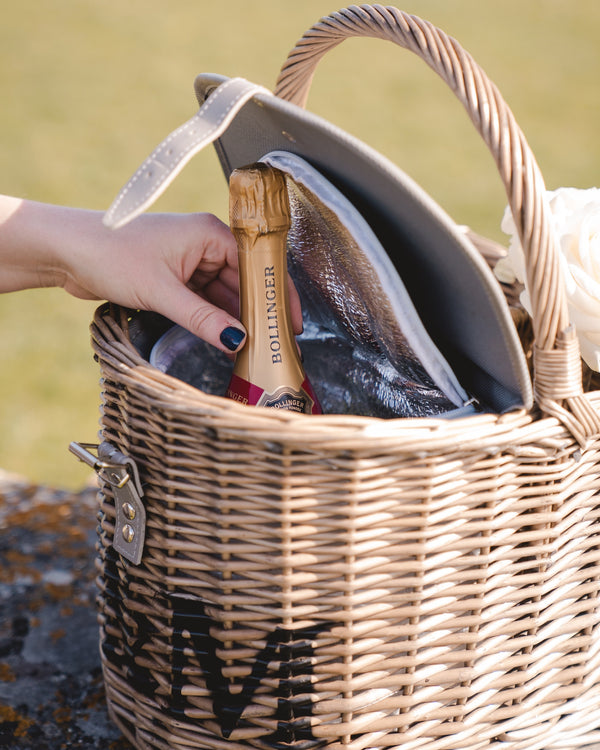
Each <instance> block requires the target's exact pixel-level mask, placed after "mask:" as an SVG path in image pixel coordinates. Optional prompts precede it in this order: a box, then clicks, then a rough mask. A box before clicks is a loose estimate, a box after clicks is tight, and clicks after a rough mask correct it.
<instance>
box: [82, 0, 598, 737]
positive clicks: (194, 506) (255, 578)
mask: <svg viewBox="0 0 600 750" xmlns="http://www.w3.org/2000/svg"><path fill="white" fill-rule="evenodd" d="M359 34H360V35H367V36H376V37H380V38H385V39H390V40H392V41H394V42H396V43H398V44H400V45H401V46H403V47H406V48H408V49H410V50H412V51H413V52H416V53H417V54H418V55H420V56H421V57H422V58H423V59H424V60H425V61H426V62H427V63H428V64H429V65H430V66H431V67H432V68H433V69H434V70H435V71H436V72H438V73H439V74H440V75H441V76H442V78H443V79H444V80H446V81H447V82H448V84H449V85H450V86H451V88H452V89H453V90H454V91H455V93H456V95H457V96H458V98H459V99H460V100H461V101H462V103H463V104H464V106H465V107H466V109H467V110H468V112H469V114H470V116H471V118H472V120H473V122H474V124H475V126H476V128H477V129H478V131H479V132H480V134H481V135H482V137H483V138H484V140H485V141H486V143H487V144H488V146H489V148H490V150H491V152H492V154H493V156H494V159H495V161H496V163H497V166H498V169H499V171H500V174H501V177H502V180H503V181H504V183H505V185H506V189H507V193H508V197H509V200H510V203H511V207H512V210H513V214H514V216H515V219H516V223H517V226H518V227H519V229H520V232H521V235H522V238H523V244H524V247H525V248H526V255H527V263H528V274H529V283H530V289H531V294H532V299H533V304H534V315H533V316H532V317H533V329H534V335H535V342H536V343H535V345H534V347H533V350H534V357H533V359H534V369H535V394H536V406H535V408H534V409H533V410H532V411H526V410H520V411H515V412H512V413H508V414H504V415H501V416H498V415H494V414H480V415H477V416H471V417H467V418H464V419H460V420H441V419H408V420H401V419H395V420H378V419H373V418H368V417H352V416H331V415H330V416H320V417H306V416H304V415H297V414H292V413H280V412H279V411H276V410H266V409H265V410H263V409H251V408H248V407H244V406H241V405H239V404H236V403H234V402H232V401H228V400H226V399H223V398H220V397H216V396H209V395H206V394H204V393H202V392H200V391H197V390H195V389H193V388H191V387H188V386H186V385H185V384H184V383H182V382H180V381H178V380H175V379H173V378H171V377H169V376H167V375H164V374H162V373H161V372H159V371H157V370H156V369H154V368H153V367H151V366H150V365H149V364H148V362H147V361H145V360H144V359H143V358H142V357H141V356H140V355H139V354H138V352H137V351H136V349H135V348H134V346H133V345H132V343H131V341H130V338H129V335H128V321H129V313H128V311H126V310H123V309H120V308H115V307H109V306H105V307H102V308H100V309H99V310H98V312H97V314H96V317H95V320H94V323H93V326H92V337H93V344H94V348H95V352H96V354H97V356H98V359H99V361H100V365H101V370H102V382H103V414H102V434H103V439H104V440H105V441H108V442H109V443H110V444H111V445H113V446H115V447H116V448H117V449H118V450H119V451H121V452H122V453H123V454H124V455H126V456H127V457H130V458H131V459H132V460H133V461H135V463H136V465H137V467H138V469H139V471H140V476H141V481H142V484H143V486H144V503H145V509H146V516H147V518H146V522H147V523H146V540H145V546H144V554H143V558H142V561H141V564H140V565H134V564H132V563H130V562H128V561H127V560H126V559H124V558H123V557H122V556H120V555H119V554H118V553H117V552H116V551H115V549H114V548H113V546H112V539H113V535H114V533H115V503H114V489H113V486H112V484H111V482H106V483H105V485H104V487H103V490H102V492H101V514H100V557H99V586H100V594H99V602H100V621H101V653H102V660H103V669H104V676H105V682H106V689H107V695H108V702H109V707H110V710H111V713H112V715H113V717H114V719H115V721H116V722H117V723H118V725H119V726H120V727H121V729H122V730H123V732H124V734H125V735H126V736H127V737H128V738H129V739H130V740H131V741H132V742H133V743H134V744H135V746H136V747H138V748H161V749H165V750H166V749H167V748H169V749H173V748H177V749H180V750H183V748H186V749H188V748H214V749H215V750H217V749H221V750H222V749H223V748H240V749H241V748H248V747H250V746H251V747H257V748H267V747H270V748H271V747H274V748H297V750H305V749H307V748H312V747H321V746H330V747H332V748H337V749H339V748H348V749H349V750H350V749H351V750H362V749H363V748H384V747H400V746H401V747H402V748H403V750H416V749H417V748H426V750H444V749H448V750H466V749H467V748H468V749H469V750H477V749H479V748H482V749H483V748H492V747H493V748H509V749H510V750H517V749H518V748H522V749H523V750H525V749H526V750H536V748H537V749H539V750H542V749H544V750H548V749H549V748H554V747H556V748H558V747H561V748H567V747H571V748H579V747H582V746H584V745H585V744H586V743H590V742H592V741H594V740H598V739H600V732H596V728H597V726H598V725H599V724H600V716H597V706H598V702H599V701H600V630H599V628H600V612H599V602H600V598H599V597H600V550H599V548H598V546H599V541H600V537H599V532H600V503H599V501H598V490H599V488H600V455H599V448H600V442H599V441H598V437H597V435H598V428H599V419H598V409H599V407H600V393H598V392H591V393H586V394H583V392H582V387H581V363H580V358H579V351H578V345H577V342H576V339H575V338H574V337H573V336H572V331H571V329H570V327H569V321H568V316H567V313H566V303H565V299H564V291H563V288H562V284H561V279H560V274H559V271H558V263H557V254H556V248H555V243H554V237H553V233H552V231H551V230H550V229H549V219H548V211H547V209H546V205H545V202H544V198H543V194H544V186H543V181H542V178H541V176H540V175H539V172H538V169H537V166H536V164H535V161H534V159H533V157H532V156H531V154H530V151H529V148H528V147H527V144H526V143H525V140H524V138H523V136H522V134H521V132H520V131H519V129H518V127H517V126H516V124H515V122H514V119H513V117H512V115H511V113H510V111H509V110H508V109H507V107H506V105H505V104H504V102H503V100H502V99H501V97H500V95H499V94H498V92H497V90H496V89H495V87H494V86H493V85H492V84H491V83H490V82H489V80H488V79H487V77H486V76H485V74H484V73H483V72H482V71H481V69H480V68H479V67H478V66H477V65H476V64H475V63H474V62H473V60H472V59H471V58H470V57H469V56H468V55H467V54H466V53H465V52H464V51H463V50H462V49H461V48H460V47H459V46H458V45H457V43H456V42H455V41H454V40H452V39H449V38H448V37H447V36H446V35H445V34H443V33H442V32H441V31H439V30H438V29H435V28H433V27H432V26H430V25H429V24H427V23H426V22H423V21H421V20H419V19H417V18H415V17H412V16H408V15H405V14H404V13H401V12H400V11H397V10H395V9H391V8H387V9H384V8H381V7H377V6H362V7H361V8H356V7H353V8H350V9H348V10H346V11H343V12H340V13H337V14H333V15H332V16H331V17H329V18H327V19H324V20H323V21H321V22H320V23H319V24H317V25H316V26H315V27H314V28H313V29H312V30H310V31H309V32H307V34H306V35H305V37H304V38H303V39H302V40H301V41H300V42H299V44H298V46H297V48H296V49H295V50H294V52H293V53H292V54H291V56H290V58H289V61H288V63H287V65H286V66H285V67H284V69H283V72H282V75H281V77H280V81H279V85H278V89H277V93H278V94H279V95H280V96H284V97H285V98H287V99H289V100H290V101H294V102H296V103H299V104H303V102H304V98H305V95H306V92H307V90H308V86H309V82H310V79H311V76H312V72H313V69H314V67H315V65H316V64H317V62H318V60H319V58H320V57H321V56H322V54H323V53H324V52H325V51H326V50H327V49H329V48H331V47H332V46H335V45H336V44H338V43H339V42H340V41H342V40H343V39H344V38H346V37H348V36H353V35H359ZM529 353H530V352H528V354H529Z"/></svg>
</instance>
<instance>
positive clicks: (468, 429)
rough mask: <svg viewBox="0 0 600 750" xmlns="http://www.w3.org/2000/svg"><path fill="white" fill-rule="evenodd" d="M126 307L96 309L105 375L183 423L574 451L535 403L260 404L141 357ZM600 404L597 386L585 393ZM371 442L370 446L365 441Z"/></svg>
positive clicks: (350, 442) (226, 429)
mask: <svg viewBox="0 0 600 750" xmlns="http://www.w3.org/2000/svg"><path fill="white" fill-rule="evenodd" d="M123 313H124V310H123V309H122V308H119V307H117V306H114V305H109V304H104V305H101V306H100V307H99V308H97V310H96V313H95V316H94V321H93V323H92V326H91V332H92V345H93V348H94V350H95V353H96V354H97V356H98V358H99V361H100V364H101V368H102V371H103V373H102V376H103V379H104V380H106V378H109V379H112V380H114V381H115V382H118V383H121V384H124V385H127V386H129V387H131V388H133V389H135V390H137V391H138V392H139V393H140V394H143V395H144V397H145V398H147V399H148V398H149V399H151V401H152V407H153V408H154V409H156V410H166V411H169V412H170V413H171V414H172V415H173V417H174V418H176V419H178V420H180V421H181V423H182V424H185V423H188V422H191V421H193V420H195V419H197V418H198V417H199V416H202V417H203V418H204V419H205V420H206V424H207V425H209V426H211V427H213V428H215V429H218V430H219V431H220V432H221V433H222V434H229V435H231V436H232V437H236V438H238V439H240V438H242V436H243V439H261V440H269V441H272V442H274V443H285V442H292V443H295V444H298V445H303V446H305V447H306V446H309V445H310V444H312V443H314V445H315V446H317V445H318V446H319V447H322V445H323V444H324V443H331V446H332V447H333V446H334V445H335V447H336V449H338V450H340V449H344V446H345V448H346V449H348V450H353V451H357V450H359V451H360V449H361V441H363V442H364V443H365V451H368V452H372V450H373V443H374V441H376V442H377V445H378V447H379V448H380V449H381V450H390V449H396V450H399V451H403V452H404V451H408V452H411V453H415V452H423V453H424V454H428V455H430V454H431V453H433V452H436V451H439V449H440V448H441V447H442V446H444V447H446V448H447V447H448V445H450V444H454V445H455V447H456V451H457V453H459V452H461V451H464V450H466V449H468V448H469V447H472V448H474V449H477V450H479V451H481V450H485V449H487V450H489V451H490V453H491V454H497V453H498V452H501V451H508V452H514V453H515V454H519V455H523V454H524V453H527V454H531V455H532V457H533V456H534V455H535V454H536V453H538V454H539V452H540V451H542V453H544V454H546V455H554V454H556V452H562V451H565V450H571V451H572V450H575V449H578V448H579V446H578V444H577V443H576V441H575V440H574V439H573V437H572V435H571V434H570V432H569V431H568V430H567V429H566V428H565V427H564V426H563V425H562V424H561V423H560V421H559V420H558V419H557V418H556V417H545V416H542V414H541V412H540V411H539V409H537V407H535V406H534V408H533V409H531V410H527V409H525V408H521V409H515V410H512V411H509V412H506V413H504V414H497V413H485V412H484V413H479V414H471V415H468V416H463V417H457V418H454V419H449V418H445V417H437V416H436V417H409V418H407V417H398V418H391V419H384V418H381V417H370V416H360V415H351V414H319V415H306V414H298V413H295V412H290V411H282V410H279V409H257V408H256V407H249V406H247V405H244V404H240V403H237V402H236V401H233V400H231V399H227V398H225V397H223V396H218V395H212V394H208V393H205V392H203V391H201V390H199V389H197V388H195V387H193V386H191V385H188V384H187V383H185V382H183V381H181V380H179V379H178V378H175V377H173V376H171V375H168V374H166V373H164V372H162V371H161V370H159V369H157V368H156V367H154V366H153V365H151V364H150V363H149V362H148V361H147V360H146V359H144V358H143V357H142V356H141V355H140V354H139V353H138V351H137V349H136V348H135V347H134V346H133V344H132V343H131V341H130V340H129V338H128V336H127V333H126V332H125V331H124V330H123V328H122V325H121V324H120V323H119V316H120V317H121V319H122V316H123ZM586 395H587V396H588V397H590V398H591V400H592V402H593V403H600V391H596V392H592V393H588V394H586ZM367 443H368V446H367V445H366V444H367Z"/></svg>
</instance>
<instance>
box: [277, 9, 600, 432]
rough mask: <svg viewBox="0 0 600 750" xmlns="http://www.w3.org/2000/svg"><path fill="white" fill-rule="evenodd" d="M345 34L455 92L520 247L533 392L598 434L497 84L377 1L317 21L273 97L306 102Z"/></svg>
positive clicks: (536, 183)
mask: <svg viewBox="0 0 600 750" xmlns="http://www.w3.org/2000/svg"><path fill="white" fill-rule="evenodd" d="M350 37H374V38H377V39H384V40H388V41H391V42H394V43H395V44H398V45H400V46H401V47H404V48H406V49H408V50H410V51H412V52H414V53H416V54H417V55H418V56H419V57H421V58H422V59H423V60H424V61H425V62H426V63H427V64H428V65H429V67H430V68H432V69H433V70H434V71H435V72H436V73H437V74H438V75H439V76H440V77H441V78H442V79H443V80H444V81H445V82H446V83H447V84H448V86H449V87H450V88H451V89H452V91H454V93H455V94H456V96H457V97H458V99H459V100H460V101H461V102H462V104H463V106H464V107H465V109H466V110H467V112H468V114H469V116H470V118H471V120H472V122H473V124H474V125H475V127H476V128H477V130H478V132H479V134H480V135H481V137H482V138H483V140H484V141H485V143H486V144H487V146H488V148H489V150H490V151H491V153H492V156H493V157H494V161H495V162H496V166H497V167H498V171H499V172H500V176H501V178H502V181H503V182H504V186H505V188H506V193H507V195H508V200H509V204H510V207H511V210H512V214H513V217H514V220H515V224H516V226H517V230H518V232H519V236H520V238H521V244H522V246H523V249H524V252H525V261H526V284H527V289H528V291H529V293H530V296H531V304H532V322H533V329H534V337H535V344H534V395H535V399H536V402H537V403H538V405H539V407H540V408H541V409H542V411H543V412H544V413H546V414H548V415H551V416H555V417H557V418H559V419H560V420H561V421H562V422H563V423H564V424H565V426H566V427H567V428H568V429H569V430H570V432H571V433H572V434H573V435H574V437H575V438H576V439H577V440H578V442H579V443H580V444H582V445H583V444H585V443H586V442H587V439H588V438H590V437H592V436H593V435H597V434H600V416H599V415H598V414H597V413H596V411H595V410H594V409H593V407H592V406H591V404H590V402H589V401H588V400H587V398H586V397H585V396H584V395H583V386H582V366H581V358H580V351H579V343H578V340H577V338H576V335H575V330H574V327H573V326H572V325H571V324H570V321H569V314H568V310H567V300H566V293H565V287H564V283H563V279H562V275H561V270H560V266H559V255H558V242H557V238H556V234H555V232H554V228H553V225H552V223H551V218H550V216H551V214H550V209H549V206H548V203H547V199H546V196H545V185H544V180H543V177H542V174H541V172H540V169H539V167H538V165H537V163H536V160H535V158H534V156H533V154H532V152H531V149H530V148H529V146H528V144H527V142H526V140H525V137H524V135H523V133H522V132H521V129H520V128H519V126H518V125H517V123H516V120H515V118H514V116H513V114H512V112H511V111H510V109H509V108H508V105H507V104H506V102H505V101H504V99H503V98H502V96H501V94H500V92H499V91H498V89H497V88H496V86H495V85H494V84H493V83H492V82H491V81H490V80H489V78H488V77H487V75H486V74H485V72H484V71H483V70H482V69H481V68H480V67H479V65H477V63H476V62H475V61H474V60H473V58H472V57H471V56H470V55H469V54H468V52H466V51H465V50H464V49H463V48H462V47H461V46H460V45H459V44H458V42H457V41H456V40H455V39H452V38H451V37H449V36H447V35H446V34H445V33H444V32H443V31H441V30H440V29H438V28H436V27H435V26H433V25H432V24H431V23H429V22H427V21H424V20H422V19H420V18H418V17H416V16H412V15H408V14H407V13H404V12H403V11H401V10H398V9H397V8H393V7H384V6H382V5H361V6H356V5H353V6H350V7H348V8H345V9H342V10H340V11H338V12H335V13H332V14H331V15H329V16H326V17H325V18H322V19H321V20H320V21H319V22H318V23H316V24H315V25H314V26H312V27H311V28H310V29H309V30H308V31H307V32H306V33H305V34H304V36H303V37H302V38H301V39H300V40H299V41H298V43H297V44H296V46H295V47H294V49H293V50H292V51H291V52H290V54H289V55H288V58H287V60H286V62H285V63H284V65H283V67H282V69H281V72H280V74H279V78H278V80H277V84H276V87H275V94H276V95H277V96H279V97H281V98H282V99H285V100H287V101H289V102H292V103H294V104H296V105H299V106H301V107H304V106H305V105H306V100H307V98H308V92H309V90H310V85H311V82H312V79H313V76H314V73H315V69H316V67H317V64H318V63H319V61H320V59H321V58H322V57H323V56H324V55H325V53H326V52H327V51H328V50H330V49H332V48H334V47H336V46H337V45H338V44H340V43H341V42H342V41H343V40H344V39H348V38H350Z"/></svg>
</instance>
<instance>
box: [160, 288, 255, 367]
mask: <svg viewBox="0 0 600 750" xmlns="http://www.w3.org/2000/svg"><path fill="white" fill-rule="evenodd" d="M161 308H162V309H160V310H158V312H161V313H162V314H163V315H166V316H167V317H169V318H170V319H171V320H172V321H173V322H174V323H177V324H178V325H180V326H183V327H184V328H187V329H188V331H191V332H192V333H193V334H194V335H195V336H198V337H199V338H201V339H204V341H207V342H208V343H209V344H212V345H213V346H215V347H216V348H217V349H220V350H221V351H222V352H225V353H227V354H231V353H234V352H237V351H238V349H240V348H241V346H242V345H243V343H244V341H245V338H246V331H245V330H244V326H243V325H242V324H241V323H240V322H239V320H237V318H235V317H234V316H233V315H231V314H229V313H228V312H227V311H225V310H223V309H222V308H221V307H217V306H216V305H213V304H212V303H211V302H209V301H208V300H206V299H204V298H203V297H199V296H198V295H197V294H196V293H195V292H193V291H192V290H191V289H188V288H187V287H185V286H183V285H181V286H178V287H177V288H176V290H175V291H174V292H171V293H166V294H164V295H163V298H162V300H161Z"/></svg>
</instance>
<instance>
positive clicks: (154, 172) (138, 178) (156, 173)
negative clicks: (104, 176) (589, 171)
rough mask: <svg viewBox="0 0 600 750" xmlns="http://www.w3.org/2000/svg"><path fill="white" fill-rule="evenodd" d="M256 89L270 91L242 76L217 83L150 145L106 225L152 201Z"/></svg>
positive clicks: (136, 212)
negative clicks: (183, 118) (191, 110)
mask: <svg viewBox="0 0 600 750" xmlns="http://www.w3.org/2000/svg"><path fill="white" fill-rule="evenodd" d="M257 93H261V94H268V95H270V96H272V95H273V94H272V93H271V92H270V91H269V90H268V89H266V88H264V87H262V86H259V85H257V84H255V83H251V82H250V81H247V80H245V79H244V78H230V79H228V80H226V81H225V82H224V83H222V84H221V85H220V86H218V87H217V88H216V89H215V90H214V91H213V92H212V93H211V94H210V95H209V96H208V98H207V99H206V101H205V102H204V103H203V104H202V106H201V107H200V109H199V110H198V112H196V114H195V115H194V116H193V117H192V118H191V119H189V120H188V121H187V122H185V123H184V124H183V125H181V126H180V127H178V128H177V129H176V130H174V131H173V132H172V133H171V134H170V135H168V136H167V137H166V138H165V139H164V141H163V142H162V143H161V144H160V145H159V146H157V147H156V148H155V149H154V151H153V152H152V153H151V154H150V156H149V157H148V158H147V159H146V160H145V161H144V162H143V164H142V165H141V166H140V168H139V169H138V170H137V171H136V172H135V174H134V175H133V177H132V178H131V179H130V180H129V182H128V183H127V184H126V185H125V186H124V187H123V188H122V189H121V191H120V192H119V194H118V195H117V197H116V198H115V200H114V201H113V203H112V205H111V206H110V208H109V209H108V211H107V212H106V214H105V216H104V223H105V224H106V226H109V227H112V228H113V229H116V228H117V227H120V226H123V225H124V224H126V223H127V222H129V221H131V220H132V219H133V218H135V217H136V216H138V215H139V214H141V213H142V212H143V211H145V210H146V209H147V208H148V207H149V206H150V205H152V203H154V201H155V200H156V199H157V198H158V197H159V195H161V194H162V193H163V192H164V190H165V189H166V188H167V187H168V185H170V184H171V182H172V181H173V180H174V178H175V177H176V176H177V175H178V174H179V172H181V170H182V169H183V167H184V166H185V165H186V164H187V162H188V161H189V160H190V159H191V158H192V157H193V156H194V155H195V154H197V153H198V152H199V151H201V150H202V149H203V148H204V147H205V146H207V145H209V144H210V143H212V142H213V141H215V140H216V139H217V138H218V137H219V136H220V135H222V134H223V133H224V132H225V130H227V128H228V127H229V125H230V123H231V121H232V120H233V118H234V117H235V116H236V114H237V113H238V112H239V110H240V109H241V108H242V107H243V106H244V104H245V103H246V102H247V101H248V100H249V99H251V98H252V97H253V96H254V95H255V94H257Z"/></svg>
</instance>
